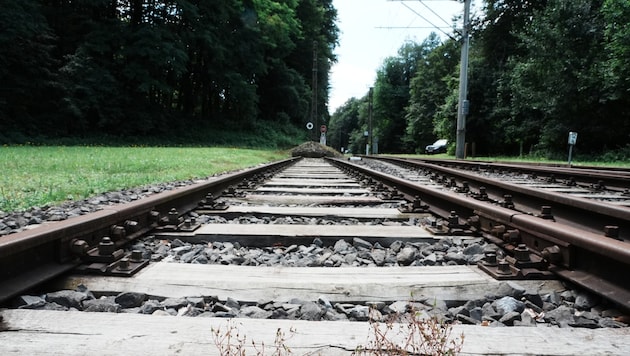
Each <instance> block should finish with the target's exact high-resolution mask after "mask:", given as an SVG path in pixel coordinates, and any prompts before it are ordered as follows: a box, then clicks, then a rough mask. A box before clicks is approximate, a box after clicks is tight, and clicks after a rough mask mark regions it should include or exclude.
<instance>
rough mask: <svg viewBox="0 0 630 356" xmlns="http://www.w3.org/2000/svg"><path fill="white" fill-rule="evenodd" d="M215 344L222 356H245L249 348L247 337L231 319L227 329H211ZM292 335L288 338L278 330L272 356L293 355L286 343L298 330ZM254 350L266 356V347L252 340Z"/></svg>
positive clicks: (292, 331)
mask: <svg viewBox="0 0 630 356" xmlns="http://www.w3.org/2000/svg"><path fill="white" fill-rule="evenodd" d="M210 330H211V332H212V337H213V339H214V344H215V346H216V347H217V349H218V350H219V352H220V353H221V356H245V355H246V352H247V348H246V347H245V345H246V343H247V336H246V335H245V334H242V333H241V331H240V330H239V328H238V327H237V326H236V325H234V324H233V321H232V319H229V320H228V322H227V325H226V326H225V329H222V328H218V329H215V328H210ZM289 332H290V335H289V336H288V337H287V336H286V334H285V333H284V332H283V331H282V329H280V328H278V329H277V330H276V336H275V339H274V343H273V347H272V349H271V350H270V352H271V354H270V355H271V356H285V355H286V356H288V355H292V352H291V349H290V348H289V347H288V346H287V345H286V341H287V340H289V339H290V338H291V337H292V336H293V335H294V334H295V332H296V329H294V328H290V329H289ZM252 348H253V350H254V351H255V352H256V356H265V355H267V354H266V347H265V343H264V342H262V343H260V344H257V343H256V342H255V341H254V340H252Z"/></svg>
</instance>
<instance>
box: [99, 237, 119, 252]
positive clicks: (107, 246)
mask: <svg viewBox="0 0 630 356" xmlns="http://www.w3.org/2000/svg"><path fill="white" fill-rule="evenodd" d="M114 251H116V245H114V242H113V241H112V239H111V238H109V236H105V237H103V239H101V242H100V243H99V244H98V254H99V255H101V256H108V255H113V254H114Z"/></svg>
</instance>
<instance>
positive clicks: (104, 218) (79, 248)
mask: <svg viewBox="0 0 630 356" xmlns="http://www.w3.org/2000/svg"><path fill="white" fill-rule="evenodd" d="M295 161H296V159H289V160H284V161H280V162H276V163H273V164H270V165H266V166H261V167H257V168H253V169H249V170H245V171H241V172H237V173H232V174H227V175H224V176H221V177H218V178H213V179H210V180H208V181H207V182H205V183H200V184H197V185H192V186H189V187H184V188H181V189H178V190H176V191H172V192H167V193H163V194H159V195H156V196H153V197H149V198H146V199H143V200H140V201H136V202H134V203H130V204H125V205H120V206H113V207H111V208H108V209H105V210H102V211H99V212H96V213H93V214H89V215H85V216H82V217H79V218H74V219H70V220H67V221H64V222H58V223H52V224H49V225H46V226H42V227H38V228H35V229H32V230H27V231H24V232H21V233H17V234H13V235H7V236H4V237H2V238H0V261H1V262H0V269H1V270H2V275H1V276H0V302H4V301H6V300H8V299H9V298H11V297H13V296H16V295H18V294H19V293H21V292H23V291H26V290H28V289H31V288H32V287H34V286H37V285H39V284H41V283H42V282H44V281H46V280H49V279H51V278H54V277H55V276H58V275H59V274H61V273H64V272H65V271H67V270H69V269H72V268H75V267H76V266H78V265H79V264H81V263H83V264H85V262H86V261H94V263H95V264H97V265H99V264H100V265H106V266H107V267H103V268H118V267H117V266H115V265H114V266H113V267H112V266H111V264H110V263H109V261H104V262H103V261H101V259H100V257H102V256H98V253H96V256H94V253H93V250H94V249H95V248H97V247H99V245H100V244H102V243H103V242H102V240H103V237H111V240H112V241H111V242H112V245H113V246H112V248H113V249H114V250H115V249H117V248H119V247H121V246H122V245H124V244H127V243H129V242H130V241H133V240H134V239H135V238H137V237H139V236H141V235H143V234H145V233H147V232H148V231H150V230H151V229H154V228H155V227H158V226H160V225H162V226H163V225H169V224H180V223H184V224H185V222H182V221H181V216H182V215H183V214H185V213H186V212H188V211H191V210H192V209H194V208H196V207H197V206H198V204H199V201H201V200H204V199H206V200H207V199H212V197H209V194H211V195H212V196H213V197H218V196H219V195H221V194H222V192H224V191H226V190H229V189H230V187H233V186H235V185H237V184H238V183H240V182H241V181H243V180H244V179H255V178H254V177H255V176H257V175H259V177H258V178H259V179H266V177H267V176H268V175H264V174H267V173H265V172H269V171H270V170H277V169H280V168H282V167H285V166H287V165H289V164H291V163H293V162H295ZM330 161H331V162H333V163H334V164H335V165H337V166H338V167H340V168H342V169H344V170H346V171H353V172H358V173H360V174H363V175H365V176H368V177H372V178H373V179H375V180H378V181H380V182H383V184H385V185H387V186H389V187H391V190H392V191H393V192H394V193H395V194H397V193H398V192H399V193H400V194H402V195H403V196H404V198H405V199H406V200H408V201H409V202H413V203H410V205H411V207H410V209H421V210H425V211H429V212H432V213H435V214H436V215H438V216H440V217H442V218H443V220H444V221H445V222H446V223H444V224H443V226H444V227H445V228H446V229H450V231H449V232H450V233H462V234H481V235H484V236H486V237H488V238H489V239H491V240H492V241H493V242H495V243H497V244H498V245H500V246H502V247H504V248H505V249H506V250H507V251H508V253H509V254H510V255H511V256H510V258H511V260H510V261H509V263H510V265H509V266H507V270H506V269H505V268H506V266H505V264H504V263H503V262H501V263H495V262H492V261H489V262H487V263H485V264H484V265H483V266H480V267H482V268H484V269H486V270H487V271H489V272H490V273H494V275H495V276H497V277H499V278H501V276H503V277H506V278H507V277H508V276H512V275H514V274H521V277H531V276H535V274H536V272H533V271H534V270H536V269H539V270H540V269H544V270H545V271H543V272H542V273H543V274H545V273H548V272H549V271H551V272H553V273H555V274H557V275H559V276H562V277H563V278H567V279H569V280H571V281H572V282H574V283H576V284H577V285H581V286H583V287H585V288H587V289H590V290H592V291H593V292H595V293H598V294H600V295H602V296H604V297H606V298H607V299H609V300H612V301H614V302H616V303H617V304H619V305H620V306H622V307H624V308H626V309H630V280H629V278H628V277H627V275H625V274H624V273H623V272H624V271H627V270H628V268H629V267H630V247H629V246H630V245H629V244H628V243H626V242H623V241H619V240H615V239H611V238H608V237H604V236H603V235H602V234H600V233H593V232H588V231H584V230H583V229H581V228H579V227H575V226H569V225H566V224H563V223H559V222H552V221H549V220H544V219H541V218H538V217H535V216H532V215H531V214H526V213H522V212H518V211H515V210H513V209H508V208H504V207H500V206H496V205H493V204H490V203H488V202H484V201H479V200H475V199H471V198H467V197H465V196H463V195H461V194H457V193H455V192H451V191H448V190H437V189H434V188H429V187H426V186H423V185H421V184H418V183H414V182H411V181H408V180H405V179H402V178H398V177H394V176H392V175H389V174H384V173H381V172H377V171H375V170H372V169H369V168H366V167H364V166H361V165H357V164H352V163H350V162H348V161H346V160H341V159H330ZM418 197H419V198H420V200H418ZM434 228H435V229H437V230H439V228H440V226H436V227H434ZM129 260H130V261H131V262H129V261H127V262H126V263H131V264H133V263H137V264H141V263H142V262H141V261H138V260H136V259H135V258H134V257H133V256H130V258H129ZM115 263H118V262H115ZM115 263H113V264H115ZM506 263H507V262H506ZM99 268H100V267H99ZM126 270H129V268H126Z"/></svg>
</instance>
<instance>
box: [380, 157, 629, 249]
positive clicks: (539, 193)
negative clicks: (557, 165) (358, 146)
mask: <svg viewBox="0 0 630 356" xmlns="http://www.w3.org/2000/svg"><path fill="white" fill-rule="evenodd" d="M376 159H380V160H384V161H388V162H393V163H397V164H403V165H408V166H411V167H412V168H426V169H429V170H432V171H436V172H440V173H441V174H444V175H448V176H451V177H454V178H456V179H458V180H459V181H460V183H462V182H464V181H466V182H467V183H468V184H469V186H470V187H471V188H476V189H479V188H480V187H484V188H485V189H486V191H487V193H488V194H489V195H494V196H495V197H497V200H502V199H503V198H502V197H503V196H504V195H505V194H510V195H511V196H512V198H513V201H514V205H515V206H516V209H518V210H519V211H522V212H528V211H527V210H526V209H529V210H530V211H529V212H530V213H538V212H540V211H541V210H542V207H543V206H551V208H552V212H553V217H554V219H555V220H556V221H558V222H562V223H565V224H570V225H575V226H579V227H580V228H581V229H586V230H588V231H591V232H593V233H601V234H604V230H605V227H606V226H617V227H618V229H617V230H616V231H617V233H618V236H617V237H619V238H622V239H624V240H630V209H628V208H626V207H622V206H616V205H611V204H606V203H602V202H598V201H593V200H590V199H586V198H580V197H574V196H571V195H570V194H563V193H556V192H549V191H545V190H539V189H534V188H530V187H526V186H522V185H518V184H512V183H507V182H502V181H499V180H496V179H491V178H486V177H481V176H479V175H476V174H471V173H466V172H465V171H461V170H457V169H453V168H448V167H443V166H439V165H435V164H431V163H425V162H419V161H416V160H407V159H400V158H392V157H379V158H376ZM629 184H630V183H629Z"/></svg>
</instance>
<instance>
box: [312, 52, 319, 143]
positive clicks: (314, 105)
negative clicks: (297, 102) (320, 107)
mask: <svg viewBox="0 0 630 356" xmlns="http://www.w3.org/2000/svg"><path fill="white" fill-rule="evenodd" d="M311 80H312V85H311V90H312V94H311V122H312V123H314V127H315V130H314V132H315V134H314V137H313V140H314V141H319V140H318V139H317V135H318V130H319V122H317V121H318V120H317V41H313V77H312V78H311Z"/></svg>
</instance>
